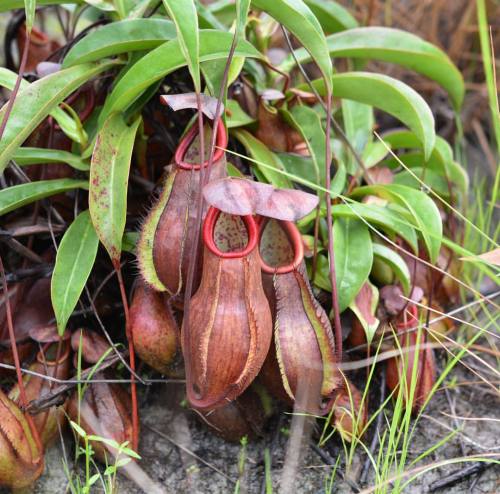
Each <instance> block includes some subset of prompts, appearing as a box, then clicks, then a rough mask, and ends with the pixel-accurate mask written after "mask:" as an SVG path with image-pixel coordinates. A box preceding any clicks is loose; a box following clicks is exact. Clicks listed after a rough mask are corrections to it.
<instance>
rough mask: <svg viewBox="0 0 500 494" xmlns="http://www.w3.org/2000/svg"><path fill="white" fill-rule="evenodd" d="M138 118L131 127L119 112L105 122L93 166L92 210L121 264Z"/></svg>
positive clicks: (106, 244)
mask: <svg viewBox="0 0 500 494" xmlns="http://www.w3.org/2000/svg"><path fill="white" fill-rule="evenodd" d="M140 123H141V118H140V117H139V118H138V119H137V120H136V121H135V122H134V123H133V124H132V125H131V126H130V127H129V126H127V124H126V123H125V122H124V121H123V117H122V115H121V114H120V113H114V114H112V115H110V117H109V118H108V119H107V120H106V122H104V125H103V127H102V128H101V130H100V132H99V134H98V135H97V140H96V145H95V147H94V152H93V154H92V160H91V165H90V191H89V210H90V216H91V218H92V223H93V224H94V227H95V229H96V232H97V235H98V236H99V239H100V240H101V242H102V243H103V245H104V247H106V250H107V251H108V253H109V255H110V257H111V260H112V261H113V263H114V264H115V265H119V263H120V256H121V249H122V237H123V232H124V231H125V221H126V218H127V186H128V176H129V170H130V160H131V158H132V150H133V148H134V141H135V134H136V132H137V128H138V127H139V124H140Z"/></svg>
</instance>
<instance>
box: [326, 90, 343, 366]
mask: <svg viewBox="0 0 500 494" xmlns="http://www.w3.org/2000/svg"><path fill="white" fill-rule="evenodd" d="M326 97H327V100H326V132H325V136H326V162H325V174H326V176H325V188H326V190H327V191H328V192H326V193H325V201H326V223H327V227H328V257H329V259H330V273H329V274H330V282H331V284H332V308H333V318H334V327H335V351H336V353H337V361H338V362H339V363H340V362H342V323H341V322H340V311H339V298H338V293H337V276H336V274H335V252H334V250H333V240H334V239H333V225H332V199H331V197H330V189H331V163H332V149H331V145H330V134H331V113H332V93H331V91H330V90H328V94H327V96H326Z"/></svg>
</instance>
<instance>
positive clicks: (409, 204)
mask: <svg viewBox="0 0 500 494" xmlns="http://www.w3.org/2000/svg"><path fill="white" fill-rule="evenodd" d="M371 194H373V195H378V196H380V197H382V198H384V199H387V200H389V201H394V202H395V203H396V204H399V205H400V206H403V207H404V208H405V209H406V211H407V212H408V213H407V217H408V220H409V221H411V222H412V223H413V224H414V225H415V227H416V228H417V230H418V231H419V232H420V234H421V235H422V238H423V241H424V243H425V246H426V248H427V252H428V254H429V259H430V261H431V262H432V263H435V262H436V261H437V258H438V255H439V250H440V248H441V242H442V239H443V224H442V222H441V215H440V213H439V209H438V208H437V206H436V204H435V203H434V201H433V200H432V199H431V198H430V197H429V196H427V194H425V193H423V192H421V191H420V190H415V189H412V188H411V187H407V186H405V185H397V184H389V185H367V186H364V187H358V188H357V189H355V190H354V192H353V193H352V197H355V198H358V197H362V196H365V195H371Z"/></svg>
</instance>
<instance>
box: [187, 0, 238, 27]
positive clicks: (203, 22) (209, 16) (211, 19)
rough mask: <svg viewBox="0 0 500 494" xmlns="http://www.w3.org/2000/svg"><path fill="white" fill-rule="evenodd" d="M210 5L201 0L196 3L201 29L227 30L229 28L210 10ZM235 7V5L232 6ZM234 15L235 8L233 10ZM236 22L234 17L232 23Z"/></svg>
mask: <svg viewBox="0 0 500 494" xmlns="http://www.w3.org/2000/svg"><path fill="white" fill-rule="evenodd" d="M209 7H210V5H204V4H202V3H201V2H200V0H197V1H196V10H197V12H198V24H199V26H200V28H201V29H220V30H225V29H227V27H226V26H225V25H224V24H223V23H222V22H220V21H219V19H218V18H217V17H216V16H215V15H214V14H213V13H212V11H211V10H210V8H209ZM232 7H234V4H233V5H232ZM233 14H234V8H233ZM233 20H234V15H233V16H232V17H231V21H233Z"/></svg>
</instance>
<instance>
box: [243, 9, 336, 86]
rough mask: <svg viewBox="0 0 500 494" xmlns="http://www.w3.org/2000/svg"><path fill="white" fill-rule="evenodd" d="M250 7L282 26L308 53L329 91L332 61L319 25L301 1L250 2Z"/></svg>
mask: <svg viewBox="0 0 500 494" xmlns="http://www.w3.org/2000/svg"><path fill="white" fill-rule="evenodd" d="M252 5H253V6H254V7H256V8H258V9H260V10H263V11H264V12H266V13H267V14H269V15H270V16H271V17H273V18H274V19H275V20H276V21H278V22H279V23H281V24H283V25H284V26H285V27H286V28H287V29H288V30H289V31H290V32H291V33H292V34H293V35H294V36H295V37H296V38H297V39H298V40H299V41H300V43H301V44H302V46H304V48H305V49H306V50H307V51H308V52H309V53H310V55H311V57H312V59H313V60H314V61H315V62H316V64H317V65H318V67H319V69H320V70H321V73H322V74H323V77H324V78H325V80H326V84H327V87H328V88H329V89H331V78H332V74H333V67H332V61H331V58H330V54H329V53H328V46H327V44H326V39H325V35H324V33H323V29H322V27H321V24H320V23H319V21H318V19H317V18H316V16H315V15H314V14H313V13H312V12H311V9H310V8H309V7H308V6H307V5H306V4H305V3H304V2H303V1H302V0H273V1H269V0H252Z"/></svg>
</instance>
